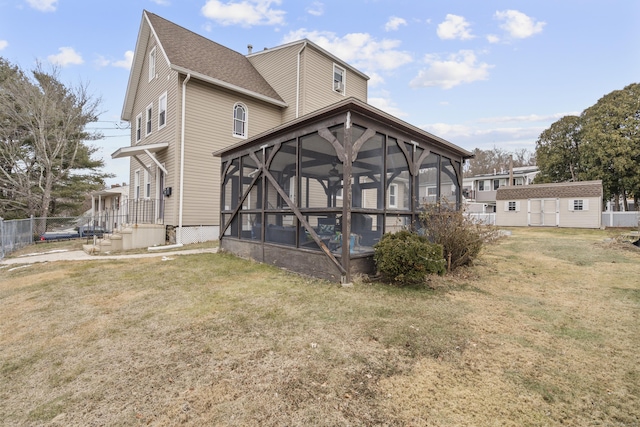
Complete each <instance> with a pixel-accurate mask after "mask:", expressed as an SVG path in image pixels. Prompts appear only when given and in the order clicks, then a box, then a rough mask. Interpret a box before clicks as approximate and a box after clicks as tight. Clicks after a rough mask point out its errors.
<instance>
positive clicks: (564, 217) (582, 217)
mask: <svg viewBox="0 0 640 427" xmlns="http://www.w3.org/2000/svg"><path fill="white" fill-rule="evenodd" d="M573 200H583V203H586V204H588V208H587V209H586V210H582V211H573V210H569V203H571V204H573ZM601 219H602V199H600V198H599V197H591V198H589V197H573V198H570V199H560V224H558V226H559V227H573V228H599V227H600V225H601Z"/></svg>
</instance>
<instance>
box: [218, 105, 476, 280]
mask: <svg viewBox="0 0 640 427" xmlns="http://www.w3.org/2000/svg"><path fill="white" fill-rule="evenodd" d="M214 155H216V156H219V157H221V160H222V168H221V171H222V179H221V185H222V189H221V200H220V206H221V220H220V224H221V226H220V247H221V248H222V249H223V250H226V251H229V252H231V253H234V254H236V255H239V256H243V257H248V258H252V259H254V260H257V261H260V262H266V263H270V264H274V265H277V266H280V267H282V268H286V269H289V270H292V271H296V272H299V273H303V274H307V275H311V276H315V277H320V278H324V279H328V280H331V281H340V282H341V283H348V282H350V281H351V280H352V277H353V276H354V275H355V274H371V273H374V272H375V265H374V262H373V253H374V245H375V244H376V243H377V242H378V241H379V240H380V238H381V237H382V235H383V234H384V233H389V232H395V231H398V230H400V229H404V228H414V227H416V224H417V223H418V218H419V215H420V212H421V211H422V210H423V209H424V206H425V204H428V203H437V202H443V201H445V202H447V203H449V204H450V205H452V206H456V207H458V206H459V205H460V202H461V191H460V189H461V185H462V173H461V167H462V163H463V162H464V159H466V158H469V157H471V153H469V152H468V151H466V150H464V149H462V148H460V147H457V146H455V145H454V144H451V143H450V142H448V141H445V140H443V139H441V138H438V137H436V136H434V135H432V134H429V133H428V132H425V131H423V130H421V129H419V128H417V127H415V126H412V125H410V124H408V123H406V122H403V121H401V120H399V119H397V118H395V117H393V116H391V115H389V114H386V113H384V112H382V111H380V110H378V109H375V108H374V107H371V106H370V105H368V104H366V103H363V102H361V101H358V100H355V99H353V98H348V99H346V100H344V101H342V102H339V103H337V104H334V105H332V106H330V107H327V108H324V109H322V110H318V111H316V112H314V113H312V114H309V115H306V116H304V117H301V118H299V119H296V120H294V121H292V122H289V123H287V124H286V125H283V126H280V127H277V128H274V129H272V130H270V131H268V132H265V133H263V134H261V135H257V136H255V137H253V138H251V139H249V140H247V141H244V142H243V143H241V144H237V145H234V146H231V147H229V148H227V149H224V150H221V151H219V152H216V153H214Z"/></svg>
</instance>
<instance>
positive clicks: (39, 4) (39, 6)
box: [27, 0, 58, 12]
mask: <svg viewBox="0 0 640 427" xmlns="http://www.w3.org/2000/svg"><path fill="white" fill-rule="evenodd" d="M27 3H29V6H31V7H32V8H34V9H36V10H39V11H40V12H55V10H56V8H57V7H58V0H27Z"/></svg>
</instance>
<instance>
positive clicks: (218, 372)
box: [0, 229, 640, 426]
mask: <svg viewBox="0 0 640 427" xmlns="http://www.w3.org/2000/svg"><path fill="white" fill-rule="evenodd" d="M513 232H514V234H513V236H511V237H509V238H506V239H502V240H500V241H499V242H498V243H497V244H496V245H493V246H489V247H487V248H486V249H485V252H484V254H483V256H482V257H481V258H480V260H479V261H478V262H477V265H476V267H474V268H473V269H462V270H461V271H459V272H458V273H457V274H455V275H452V276H447V277H437V278H433V281H432V282H431V287H432V288H430V289H427V288H424V289H417V288H413V289H397V288H391V287H387V286H384V285H380V284H367V283H362V282H359V283H356V284H355V286H354V287H351V288H343V287H340V286H337V285H334V284H328V283H325V282H322V281H317V280H312V279H306V278H302V277H300V276H296V275H292V274H287V273H284V272H282V271H280V270H277V269H275V268H272V267H269V266H266V265H261V264H257V263H252V262H248V261H244V260H239V259H237V258H234V257H232V256H230V255H227V254H202V255H189V256H180V257H175V259H173V260H170V261H162V260H161V258H150V259H135V260H130V261H108V260H97V261H91V262H84V263H82V262H60V263H50V264H44V265H41V266H39V267H38V268H37V269H33V268H30V269H22V270H15V271H12V272H7V271H0V275H2V276H0V311H1V312H2V313H3V315H2V317H1V318H0V330H2V334H0V419H3V420H5V422H6V423H8V424H10V425H12V424H14V425H64V426H73V425H78V426H79V425H147V424H151V425H160V426H161V425H176V424H179V423H184V424H186V425H194V426H196V425H243V426H245V425H249V426H251V425H254V426H270V425H273V426H276V425H326V426H333V425H399V426H400V425H402V426H404V425H416V426H420V425H436V426H438V425H442V426H447V425H514V426H515V425H518V426H520V425H561V424H563V425H614V426H615V425H620V426H633V425H638V424H640V421H639V420H640V411H639V410H638V407H640V402H639V394H640V390H639V386H638V384H639V383H640V374H639V368H638V366H640V365H639V363H638V362H639V361H640V357H639V356H638V353H637V348H638V347H639V345H640V337H639V336H638V333H637V325H638V318H639V314H640V283H639V282H638V281H637V280H629V278H633V277H640V254H639V253H637V252H634V251H627V250H620V249H618V248H617V247H615V246H614V245H603V244H602V242H603V240H604V239H605V238H606V237H607V234H606V232H602V231H593V232H592V231H586V232H583V231H575V230H573V231H564V230H562V231H561V230H545V229H526V230H513Z"/></svg>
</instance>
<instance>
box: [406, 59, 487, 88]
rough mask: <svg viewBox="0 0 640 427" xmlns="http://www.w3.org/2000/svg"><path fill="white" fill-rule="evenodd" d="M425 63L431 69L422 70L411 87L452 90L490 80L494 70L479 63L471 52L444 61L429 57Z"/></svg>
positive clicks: (485, 64)
mask: <svg viewBox="0 0 640 427" xmlns="http://www.w3.org/2000/svg"><path fill="white" fill-rule="evenodd" d="M425 62H426V63H427V64H428V65H429V68H427V69H424V70H420V72H419V73H418V75H417V76H416V77H415V78H414V79H413V80H411V82H410V83H409V85H410V86H411V87H431V86H440V87H441V88H443V89H451V88H452V87H455V86H458V85H460V84H463V83H472V82H475V81H478V80H486V79H487V78H489V69H490V68H493V65H489V64H487V63H484V62H482V63H478V61H477V58H476V55H475V53H473V51H470V50H461V51H459V52H458V53H457V54H451V55H449V57H448V58H447V59H444V60H442V59H440V57H438V56H437V55H427V56H426V57H425Z"/></svg>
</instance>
